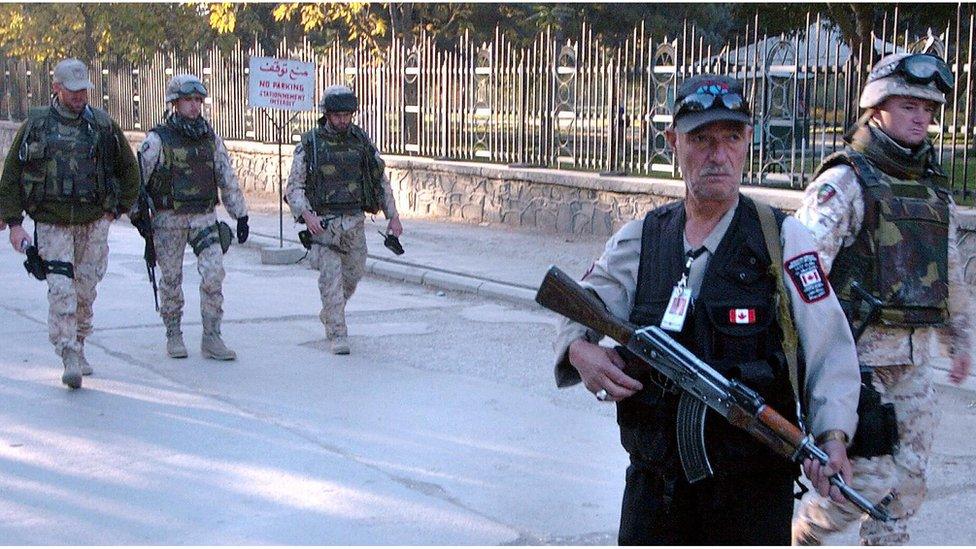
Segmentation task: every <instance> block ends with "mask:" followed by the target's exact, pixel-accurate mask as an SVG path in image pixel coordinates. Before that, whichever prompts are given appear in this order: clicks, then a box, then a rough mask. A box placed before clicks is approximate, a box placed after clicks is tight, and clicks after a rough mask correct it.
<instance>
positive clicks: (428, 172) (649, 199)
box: [0, 122, 976, 283]
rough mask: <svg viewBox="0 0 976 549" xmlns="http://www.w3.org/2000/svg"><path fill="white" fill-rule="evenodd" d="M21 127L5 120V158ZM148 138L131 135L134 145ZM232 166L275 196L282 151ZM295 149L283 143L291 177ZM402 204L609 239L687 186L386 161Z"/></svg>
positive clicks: (974, 258)
mask: <svg viewBox="0 0 976 549" xmlns="http://www.w3.org/2000/svg"><path fill="white" fill-rule="evenodd" d="M18 126H19V124H15V123H11V122H0V153H2V154H4V155H6V151H7V149H8V148H9V146H10V142H11V140H12V139H13V134H14V132H15V131H16V130H17V127H18ZM144 135H145V134H143V133H141V132H126V136H127V137H128V139H129V141H130V143H131V144H132V146H133V148H135V147H136V146H138V144H139V143H140V142H141V141H142V139H143V137H144ZM227 148H228V150H229V151H230V154H231V161H232V163H233V165H234V168H235V169H236V170H237V174H238V178H239V179H240V182H241V186H242V187H243V189H244V192H245V193H246V194H247V195H248V196H249V197H251V198H265V199H277V196H278V147H277V145H274V144H264V143H252V142H245V141H228V142H227ZM293 151H294V146H293V145H284V146H282V153H283V159H282V167H283V174H284V177H285V180H286V181H287V177H288V173H289V172H290V170H291V157H292V153H293ZM384 158H385V159H386V163H387V168H388V173H389V175H390V181H391V183H392V185H393V190H394V193H395V196H396V200H397V206H398V208H399V209H400V211H401V212H402V213H403V214H404V215H405V216H407V217H409V216H417V217H429V218H441V219H450V220H454V221H459V222H465V223H491V224H501V225H506V226H510V227H516V228H525V229H532V230H539V231H543V232H547V233H553V234H563V235H567V236H568V235H575V236H583V237H595V238H599V237H606V236H608V235H610V234H612V233H613V232H614V231H615V230H616V229H618V228H619V227H620V226H621V225H623V224H624V223H626V222H627V221H629V220H631V219H634V218H636V217H639V216H640V215H642V214H643V212H646V211H647V210H649V209H651V208H654V207H656V206H658V205H660V204H663V203H665V202H668V201H670V200H673V199H675V198H678V197H681V196H683V194H684V187H683V185H682V183H681V182H678V181H672V180H666V179H650V178H637V177H603V176H600V175H597V174H592V173H584V172H569V171H559V170H546V169H527V168H509V167H506V166H501V165H497V164H481V163H475V162H449V161H442V160H432V159H428V158H417V157H404V156H384ZM744 192H745V193H746V194H748V195H750V196H752V197H754V198H758V199H761V200H764V201H766V202H768V203H770V204H772V205H774V206H776V207H779V208H783V209H785V210H794V209H796V207H797V206H798V204H799V198H800V192H799V191H790V190H782V189H764V188H754V187H746V188H744ZM960 225H961V227H962V228H963V231H962V234H961V238H960V245H961V247H962V251H963V257H964V258H966V278H967V280H968V281H969V282H971V283H972V282H974V281H976V211H974V210H973V209H972V208H964V209H963V210H962V214H961V216H960Z"/></svg>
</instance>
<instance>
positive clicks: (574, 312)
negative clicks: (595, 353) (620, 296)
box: [535, 266, 636, 345]
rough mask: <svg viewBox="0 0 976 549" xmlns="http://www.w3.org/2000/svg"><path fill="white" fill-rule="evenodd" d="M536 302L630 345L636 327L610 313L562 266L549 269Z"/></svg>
mask: <svg viewBox="0 0 976 549" xmlns="http://www.w3.org/2000/svg"><path fill="white" fill-rule="evenodd" d="M535 301H536V303H538V304H539V305H542V306H543V307H545V308H547V309H549V310H550V311H553V312H556V313H559V314H561V315H563V316H564V317H566V318H568V319H570V320H572V321H573V322H578V323H580V324H582V325H583V326H586V327H587V328H590V329H591V330H594V331H596V332H598V333H601V334H604V335H607V336H610V338H611V339H613V340H614V341H616V342H618V343H620V344H621V345H626V344H627V342H629V341H630V338H631V337H633V335H634V331H635V329H636V328H635V327H634V326H633V325H631V324H630V323H627V322H624V321H622V320H620V319H618V318H616V317H614V316H613V315H612V314H610V312H609V311H607V307H606V305H604V304H603V302H602V301H600V298H599V297H597V296H596V294H594V293H593V292H590V291H587V290H586V289H585V288H583V287H582V286H580V285H579V283H578V282H576V281H575V280H573V279H572V278H571V277H570V276H569V275H568V274H566V273H565V272H563V270H562V269H560V268H559V267H556V266H553V267H549V271H548V272H547V273H546V277H545V278H544V279H542V284H541V285H540V286H539V291H538V292H537V293H536V294H535Z"/></svg>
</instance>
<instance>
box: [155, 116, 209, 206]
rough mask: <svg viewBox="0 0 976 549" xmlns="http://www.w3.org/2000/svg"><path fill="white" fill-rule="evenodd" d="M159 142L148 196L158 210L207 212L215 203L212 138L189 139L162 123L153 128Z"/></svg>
mask: <svg viewBox="0 0 976 549" xmlns="http://www.w3.org/2000/svg"><path fill="white" fill-rule="evenodd" d="M152 131H154V132H156V134H157V135H159V139H160V141H162V150H161V151H160V159H159V162H158V164H157V166H156V169H155V170H154V171H153V174H152V177H151V178H150V179H149V195H150V196H151V197H152V199H153V204H154V205H155V206H156V207H157V208H158V209H160V210H173V211H174V212H176V213H180V214H184V213H208V212H211V211H213V209H214V206H215V205H216V204H217V202H218V201H219V198H218V195H217V170H216V166H215V164H214V153H215V151H216V141H215V139H214V137H213V135H209V136H207V137H205V138H203V139H190V138H189V137H187V136H185V135H183V134H182V133H180V132H178V131H176V130H174V129H173V128H171V127H169V126H167V125H166V124H160V125H158V126H156V127H155V128H153V130H152Z"/></svg>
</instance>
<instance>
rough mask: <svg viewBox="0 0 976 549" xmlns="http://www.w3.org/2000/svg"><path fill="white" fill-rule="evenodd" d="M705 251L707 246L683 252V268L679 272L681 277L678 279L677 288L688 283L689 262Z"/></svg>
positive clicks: (682, 287)
mask: <svg viewBox="0 0 976 549" xmlns="http://www.w3.org/2000/svg"><path fill="white" fill-rule="evenodd" d="M707 251H708V248H706V247H705V246H702V247H700V248H698V249H697V250H688V252H687V253H686V254H685V258H686V260H685V269H684V270H683V271H682V272H681V279H680V280H678V288H681V289H684V288H685V287H686V286H687V285H688V275H690V274H691V264H692V263H694V262H695V260H696V259H698V258H699V257H701V255H702V254H703V253H705V252H707Z"/></svg>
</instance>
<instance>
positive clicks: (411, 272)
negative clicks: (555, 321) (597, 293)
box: [221, 203, 976, 394]
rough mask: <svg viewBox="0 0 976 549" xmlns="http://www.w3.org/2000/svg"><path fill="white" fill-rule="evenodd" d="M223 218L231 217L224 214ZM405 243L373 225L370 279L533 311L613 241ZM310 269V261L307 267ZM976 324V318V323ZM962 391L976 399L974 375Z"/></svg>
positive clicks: (454, 238) (264, 236) (473, 238)
mask: <svg viewBox="0 0 976 549" xmlns="http://www.w3.org/2000/svg"><path fill="white" fill-rule="evenodd" d="M221 215H226V214H225V213H223V212H222V210H221ZM250 219H251V235H252V238H251V240H249V241H248V245H249V246H256V247H266V246H277V245H278V227H279V223H278V212H277V206H276V205H274V204H271V203H264V204H259V205H257V206H256V207H255V208H254V211H252V213H251V216H250ZM283 221H284V223H283V225H284V246H285V247H288V246H294V247H300V246H301V244H299V242H298V231H300V230H302V229H304V225H299V224H296V223H294V222H293V221H292V218H291V215H290V213H289V212H288V211H287V209H286V210H285V212H284V220H283ZM402 221H403V227H404V233H403V236H402V237H401V238H400V242H401V244H403V248H404V250H405V253H404V254H403V255H401V256H396V255H394V254H393V253H392V252H390V251H389V250H387V249H386V248H385V247H383V237H382V235H380V234H379V231H384V230H385V229H386V220H385V219H384V218H383V216H382V215H378V216H376V217H375V218H374V219H373V220H370V218H368V217H367V219H366V241H367V246H368V247H369V254H368V259H367V261H366V269H367V272H368V273H370V274H372V275H375V276H380V277H385V278H390V279H394V280H403V281H406V282H412V283H416V284H423V285H426V286H430V287H434V288H439V289H442V290H454V291H462V292H469V293H474V294H478V295H481V296H484V297H489V298H495V299H504V300H507V301H512V302H515V303H519V304H521V305H525V306H529V307H539V306H538V305H537V304H536V303H535V291H536V289H537V288H538V287H539V284H540V283H541V282H542V278H543V277H544V276H545V273H546V271H547V270H548V269H549V267H550V266H552V265H556V266H558V267H559V268H561V269H562V270H564V271H566V272H567V273H569V274H570V275H572V276H574V277H581V276H582V275H583V273H585V272H586V270H587V269H588V268H589V266H590V264H591V263H592V262H593V260H595V259H596V258H598V257H599V256H600V254H601V253H602V252H603V247H604V244H605V243H606V240H607V239H606V238H604V237H587V236H576V237H573V236H568V235H554V234H543V233H540V232H535V231H529V230H526V229H515V228H511V227H506V226H503V225H498V224H491V225H474V224H464V223H456V222H451V221H435V220H430V219H422V218H403V219H402ZM304 263H307V260H306V261H305V262H304ZM974 318H976V316H974ZM948 367H949V364H948V361H946V363H945V364H939V365H937V366H936V368H937V369H939V370H942V371H943V372H945V373H937V374H936V376H935V379H936V382H937V383H939V384H942V385H945V386H947V387H949V386H950V385H949V384H948V382H947V377H946V376H947V373H948ZM951 387H953V388H956V386H951ZM958 388H961V389H964V390H966V391H968V392H971V393H973V394H976V377H974V375H973V374H971V375H970V376H969V378H968V379H967V380H966V381H965V382H964V383H963V384H962V385H961V386H959V387H958Z"/></svg>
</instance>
